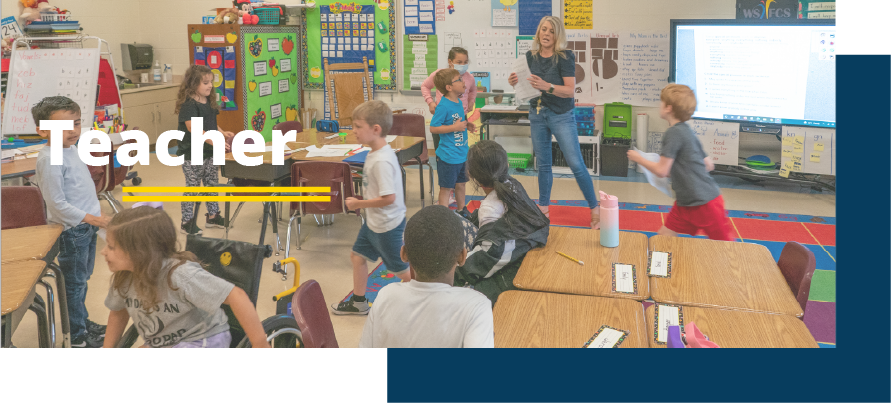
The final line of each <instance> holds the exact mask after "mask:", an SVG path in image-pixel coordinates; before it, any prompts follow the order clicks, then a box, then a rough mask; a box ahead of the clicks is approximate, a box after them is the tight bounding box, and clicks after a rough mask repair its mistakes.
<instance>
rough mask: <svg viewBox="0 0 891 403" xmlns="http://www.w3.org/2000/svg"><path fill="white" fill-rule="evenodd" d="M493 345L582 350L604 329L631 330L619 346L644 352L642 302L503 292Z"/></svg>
mask: <svg viewBox="0 0 891 403" xmlns="http://www.w3.org/2000/svg"><path fill="white" fill-rule="evenodd" d="M493 315H494V317H495V347H507V348H516V347H550V348H581V347H583V346H584V345H585V343H587V342H588V340H590V339H591V337H592V336H594V333H596V332H597V330H598V329H600V327H601V326H603V325H608V326H610V327H614V328H616V329H620V330H627V331H629V332H631V333H630V334H629V335H628V336H627V337H626V338H625V341H623V342H622V344H620V345H619V347H620V348H629V347H638V348H646V347H648V344H647V338H648V337H647V325H646V323H645V322H644V311H643V304H641V303H640V302H637V301H631V300H627V299H617V298H600V297H586V296H581V295H566V294H553V293H544V292H528V291H506V292H504V293H502V294H501V296H500V297H498V302H497V303H496V304H495V309H494V310H493Z"/></svg>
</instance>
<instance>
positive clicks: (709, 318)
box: [646, 305, 819, 348]
mask: <svg viewBox="0 0 891 403" xmlns="http://www.w3.org/2000/svg"><path fill="white" fill-rule="evenodd" d="M682 309H683V312H684V324H685V325H686V324H688V323H695V324H696V327H697V328H699V330H701V331H702V334H704V335H706V336H708V338H709V340H711V341H713V342H715V343H717V344H718V345H719V346H721V347H722V348H742V347H749V348H818V347H819V346H818V345H817V341H816V340H814V336H812V335H811V332H810V331H809V330H808V329H807V326H805V325H804V322H803V321H801V319H798V318H795V317H792V316H789V315H773V314H768V313H757V312H743V311H731V310H725V309H714V308H699V307H693V306H685V307H683V308H682ZM655 315H656V306H655V305H652V306H650V307H649V308H647V310H646V316H647V319H646V320H647V335H648V339H649V343H650V347H652V348H665V347H667V345H666V344H656V339H655V332H654V331H655V326H656V317H655Z"/></svg>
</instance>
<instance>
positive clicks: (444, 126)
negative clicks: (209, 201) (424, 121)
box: [430, 69, 475, 209]
mask: <svg viewBox="0 0 891 403" xmlns="http://www.w3.org/2000/svg"><path fill="white" fill-rule="evenodd" d="M433 83H434V84H435V85H436V89H437V90H439V92H441V93H442V94H444V95H443V97H442V100H441V101H440V103H439V104H438V105H436V112H435V113H433V118H432V119H431V120H430V133H431V134H438V135H439V145H438V147H437V149H436V170H437V172H438V173H439V204H440V205H441V206H448V205H449V194H450V193H451V192H452V191H453V190H454V191H455V201H456V202H457V203H458V208H459V209H464V208H465V206H464V194H465V184H466V183H467V170H466V169H465V167H464V165H465V163H466V162H467V149H468V148H467V129H470V130H471V131H473V130H475V127H474V125H473V123H470V122H468V121H467V119H466V117H465V115H464V105H463V104H462V103H461V99H459V98H458V97H459V96H461V94H463V93H464V80H462V79H461V74H460V73H458V70H455V69H442V70H439V71H438V72H436V76H435V77H433Z"/></svg>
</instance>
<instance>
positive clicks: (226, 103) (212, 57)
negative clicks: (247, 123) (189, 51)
mask: <svg viewBox="0 0 891 403" xmlns="http://www.w3.org/2000/svg"><path fill="white" fill-rule="evenodd" d="M195 64H196V65H199V66H207V67H208V68H210V71H211V72H212V73H213V89H214V94H216V97H217V103H218V104H219V106H220V110H221V111H236V110H238V105H236V104H235V75H236V74H237V73H238V70H237V69H236V68H235V46H221V47H209V46H195Z"/></svg>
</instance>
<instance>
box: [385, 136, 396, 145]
mask: <svg viewBox="0 0 891 403" xmlns="http://www.w3.org/2000/svg"><path fill="white" fill-rule="evenodd" d="M393 140H396V136H393V135H389V136H387V144H389V143H392V142H393Z"/></svg>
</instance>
